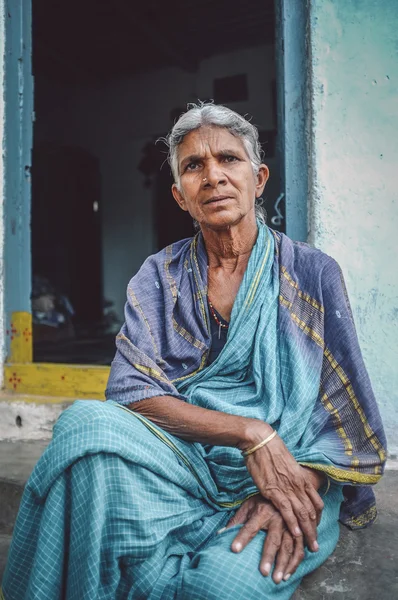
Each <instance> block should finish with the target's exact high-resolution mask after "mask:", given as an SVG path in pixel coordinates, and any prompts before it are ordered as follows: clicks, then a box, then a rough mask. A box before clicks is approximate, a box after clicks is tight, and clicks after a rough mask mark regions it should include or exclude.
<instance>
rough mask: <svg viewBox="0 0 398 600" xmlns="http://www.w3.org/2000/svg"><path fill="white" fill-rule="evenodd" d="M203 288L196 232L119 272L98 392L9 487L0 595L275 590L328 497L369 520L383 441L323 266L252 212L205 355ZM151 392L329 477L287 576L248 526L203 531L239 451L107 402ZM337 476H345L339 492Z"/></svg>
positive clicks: (230, 489)
mask: <svg viewBox="0 0 398 600" xmlns="http://www.w3.org/2000/svg"><path fill="white" fill-rule="evenodd" d="M206 292H207V256H206V252H205V249H204V245H203V240H202V238H201V236H200V235H199V236H197V237H196V238H194V240H188V241H183V242H180V243H178V244H176V245H175V246H172V247H169V248H167V249H165V250H164V251H162V252H161V253H159V254H158V255H156V256H155V257H150V258H149V259H148V261H146V263H145V264H144V266H143V268H142V269H141V271H140V273H139V274H138V275H137V276H136V277H135V278H133V280H132V281H131V282H130V285H129V288H128V303H127V305H126V323H125V325H124V327H123V329H122V331H121V333H120V335H119V336H118V341H117V345H118V352H117V355H116V357H115V361H114V363H113V365H112V371H111V377H110V381H109V384H108V389H107V397H108V399H109V401H108V402H106V403H104V404H103V403H100V402H94V401H92V402H83V401H80V402H77V403H75V404H74V405H73V406H72V407H71V408H69V409H68V410H67V411H65V412H64V413H63V414H62V416H61V418H60V419H59V422H58V423H57V425H56V427H55V430H54V438H53V441H52V442H51V444H50V446H49V447H48V449H47V450H46V452H45V454H44V455H43V457H42V458H41V460H40V461H39V463H38V465H37V466H36V468H35V470H34V472H33V474H32V476H31V478H30V480H29V482H28V484H27V487H26V490H25V493H24V496H23V500H22V504H21V509H20V512H19V515H18V519H17V524H16V529H15V533H14V538H13V542H12V546H11V550H10V557H9V561H8V565H7V569H6V573H5V576H4V583H3V593H4V597H5V599H6V600H23V599H29V600H36V599H37V600H39V599H40V600H43V598H51V599H54V600H56V599H61V598H66V599H67V600H86V599H87V600H92V599H93V598H98V599H102V598H103V599H105V598H116V599H120V600H121V599H125V598H126V599H134V600H138V599H146V598H148V599H150V600H172V599H175V600H182V599H184V600H185V599H188V598H189V599H190V600H192V599H193V598H194V599H195V600H219V599H220V598H223V599H226V600H228V599H232V598H233V599H234V600H239V599H241V600H247V599H249V598H255V599H256V600H257V598H270V599H271V598H272V599H274V598H275V599H279V600H287V599H288V598H290V597H291V595H292V594H293V592H294V590H295V589H296V587H297V586H298V584H299V582H300V579H301V577H302V576H303V575H305V574H307V573H309V572H311V571H312V570H313V569H315V568H316V567H317V566H319V565H320V564H321V563H322V562H323V561H324V560H325V559H326V558H327V556H329V555H330V553H331V552H332V551H333V549H334V547H335V545H336V543H337V539H338V532H339V529H338V523H337V520H338V517H339V513H340V505H341V504H342V502H343V512H342V513H340V515H343V518H344V519H345V522H347V523H348V524H349V525H351V526H361V525H363V524H366V523H368V522H370V521H371V520H373V519H374V517H375V507H374V500H373V496H372V494H369V493H368V492H367V491H366V490H368V489H369V488H366V487H363V484H370V483H375V482H377V480H378V479H379V478H380V476H381V473H382V469H383V465H384V461H385V438H384V433H383V429H382V426H381V422H380V417H379V413H378V410H377V406H376V403H375V401H374V397H373V394H372V390H371V387H370V383H369V379H368V377H367V374H366V371H365V369H364V366H363V362H362V359H361V356H360V352H359V348H358V343H357V339H356V335H355V329H354V325H353V321H352V316H351V313H350V308H349V304H348V300H347V297H346V293H345V287H344V283H343V280H342V278H341V273H340V270H339V268H338V266H337V265H336V263H335V262H334V261H332V259H330V258H329V257H327V256H325V255H324V254H322V253H320V252H318V251H315V250H313V249H311V248H309V247H308V246H306V245H299V244H294V243H293V242H291V241H290V240H288V238H286V237H285V236H279V235H277V234H275V233H273V232H272V231H271V230H269V229H268V228H266V227H265V226H263V225H261V224H259V233H258V238H257V242H256V244H255V246H254V248H253V251H252V254H251V257H250V261H249V264H248V267H247V270H246V273H245V275H244V279H243V282H242V285H241V287H240V289H239V293H238V295H237V298H236V301H235V304H234V307H233V312H232V316H231V324H230V329H229V333H228V340H227V343H226V345H225V347H224V348H223V350H222V352H221V354H220V355H219V356H218V358H217V359H216V360H215V361H214V363H212V364H211V365H210V366H206V364H207V356H208V352H209V342H210V328H209V315H208V310H207V302H206ZM163 395H172V396H175V397H177V398H180V399H181V400H183V401H186V402H190V403H194V404H197V405H199V406H204V407H207V408H212V409H215V410H220V411H224V412H229V413H232V414H238V415H242V416H250V417H254V418H258V419H262V420H266V421H267V422H269V423H270V424H271V425H273V427H275V428H276V429H277V430H278V433H279V435H280V436H281V437H282V439H283V440H284V442H285V443H286V445H287V446H288V448H289V449H290V451H291V452H292V453H293V455H294V456H295V457H296V459H297V460H298V461H299V462H301V463H303V464H309V465H310V466H312V467H313V468H316V469H320V470H323V471H324V472H326V473H327V474H328V476H329V478H330V480H331V488H330V490H329V492H328V494H327V495H326V497H325V499H324V501H325V509H324V512H323V516H322V521H321V524H320V526H319V537H318V540H319V544H320V551H319V552H318V553H315V554H313V553H309V552H306V558H305V560H304V561H303V563H302V564H301V565H300V567H299V569H298V571H297V572H296V574H294V575H293V576H292V577H291V579H290V580H289V581H288V582H283V583H281V584H280V585H279V586H277V585H276V584H274V583H273V581H272V579H271V578H264V577H263V576H262V575H261V574H260V572H259V570H258V565H259V561H260V557H261V550H262V544H263V541H264V536H265V535H266V534H265V533H264V532H260V533H259V534H258V535H257V536H256V538H255V539H254V540H253V541H252V542H251V543H250V545H249V546H248V548H247V549H245V551H244V552H242V554H240V555H236V554H234V553H232V552H231V550H230V544H231V542H232V539H233V536H234V535H235V533H236V529H235V530H234V531H227V532H224V533H222V534H220V535H217V531H218V530H219V529H220V528H222V527H223V526H224V525H225V524H226V523H227V522H228V520H229V518H230V516H231V515H232V514H233V511H234V510H235V509H236V508H237V507H238V506H239V505H240V504H241V503H242V502H243V501H244V500H245V498H247V497H249V496H250V495H252V494H254V493H256V488H255V486H254V484H253V481H252V480H251V478H250V477H249V475H248V472H247V470H246V468H245V465H244V462H243V459H242V457H241V455H240V452H238V451H237V450H236V449H233V448H225V447H220V446H205V445H201V444H198V443H193V444H190V443H187V442H183V441H182V440H179V439H178V438H175V437H173V436H171V435H169V434H166V433H165V432H164V431H162V430H161V429H160V428H158V427H155V426H154V425H153V424H151V423H150V422H149V421H147V420H146V419H144V418H142V417H140V416H139V415H138V414H137V413H133V412H131V411H130V410H128V409H127V408H125V406H123V405H126V404H130V403H132V402H135V401H139V400H141V399H143V398H148V397H153V396H160V397H161V396H163ZM347 482H348V483H349V484H350V485H351V486H356V485H357V484H361V485H360V486H357V487H356V488H355V490H357V491H358V492H359V493H355V494H350V495H349V500H348V501H347V502H346V501H345V500H344V496H343V491H344V489H345V488H343V484H345V483H347ZM351 489H353V488H351ZM361 494H362V495H361Z"/></svg>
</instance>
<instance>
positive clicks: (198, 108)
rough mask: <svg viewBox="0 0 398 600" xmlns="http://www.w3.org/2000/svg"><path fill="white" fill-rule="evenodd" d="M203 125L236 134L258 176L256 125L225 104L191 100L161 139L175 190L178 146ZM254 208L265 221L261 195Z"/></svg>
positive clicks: (259, 159)
mask: <svg viewBox="0 0 398 600" xmlns="http://www.w3.org/2000/svg"><path fill="white" fill-rule="evenodd" d="M206 126H207V127H223V128H225V129H227V130H228V131H229V132H230V133H231V134H232V135H234V136H235V137H239V138H240V139H241V140H242V142H243V145H244V147H245V150H246V152H247V155H248V157H249V159H250V162H251V164H252V167H253V172H254V174H255V175H257V173H258V171H259V168H260V165H261V163H262V158H263V151H262V149H261V144H260V141H259V137H258V130H257V128H256V127H255V126H254V125H252V124H251V123H250V122H249V121H248V120H247V119H245V118H244V117H242V115H239V114H238V113H237V112H235V111H233V110H231V109H230V108H227V107H226V106H221V105H219V104H214V103H213V102H201V101H199V102H198V104H194V103H190V104H188V105H187V112H185V113H183V114H182V115H181V116H180V118H179V119H178V120H177V122H176V123H175V124H174V127H173V128H172V130H171V131H170V133H169V134H168V136H167V137H166V138H165V139H164V140H163V141H164V142H165V143H166V145H167V146H168V149H169V151H168V156H167V160H168V162H169V164H170V168H171V172H172V174H173V177H174V182H175V184H176V186H177V188H178V189H180V173H179V169H178V147H179V145H180V144H181V143H182V142H183V140H184V138H185V136H186V135H188V133H190V132H191V131H194V130H195V129H199V128H200V127H206ZM255 209H256V216H257V217H258V218H259V219H260V220H261V221H262V222H263V223H265V221H266V214H265V210H264V209H263V207H262V199H261V198H258V199H256V207H255Z"/></svg>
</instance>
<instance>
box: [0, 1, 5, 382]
mask: <svg viewBox="0 0 398 600" xmlns="http://www.w3.org/2000/svg"><path fill="white" fill-rule="evenodd" d="M4 18H5V15H4V4H3V2H2V1H1V0H0V146H1V151H0V364H1V365H3V363H4V356H5V343H4V340H5V335H4V334H5V325H4V275H3V274H4V263H3V250H4V210H3V209H4V136H5V131H4V129H5V127H4V125H5V123H4V55H5V24H4ZM2 386H3V369H2V368H1V369H0V388H1V387H2Z"/></svg>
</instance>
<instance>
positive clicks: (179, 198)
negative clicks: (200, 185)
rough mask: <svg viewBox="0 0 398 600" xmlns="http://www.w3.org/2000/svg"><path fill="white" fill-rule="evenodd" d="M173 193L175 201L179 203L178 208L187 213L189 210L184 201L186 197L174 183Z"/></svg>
mask: <svg viewBox="0 0 398 600" xmlns="http://www.w3.org/2000/svg"><path fill="white" fill-rule="evenodd" d="M171 193H172V194H173V197H174V200H175V201H176V202H177V204H178V206H179V207H180V208H182V210H185V211H187V210H188V209H187V205H186V203H185V200H184V196H183V195H182V194H181V192H180V190H179V189H178V187H177V184H175V183H173V185H172V186H171Z"/></svg>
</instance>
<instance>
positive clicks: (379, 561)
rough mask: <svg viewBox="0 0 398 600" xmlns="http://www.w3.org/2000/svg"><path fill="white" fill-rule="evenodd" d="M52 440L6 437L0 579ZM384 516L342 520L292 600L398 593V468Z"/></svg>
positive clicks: (385, 597)
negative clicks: (362, 523)
mask: <svg viewBox="0 0 398 600" xmlns="http://www.w3.org/2000/svg"><path fill="white" fill-rule="evenodd" d="M47 443H48V442H43V441H39V442H37V441H36V442H0V580H1V576H2V573H3V570H4V567H5V562H6V555H7V551H8V547H9V544H10V541H11V535H10V534H11V532H12V529H13V526H14V522H15V517H16V515H17V512H18V506H19V503H20V499H21V496H22V492H23V488H24V485H25V483H26V481H27V479H28V477H29V474H30V472H31V471H32V469H33V467H34V465H35V463H36V462H37V460H38V458H39V457H40V455H41V454H42V452H43V451H44V449H45V447H46V445H47ZM375 491H376V497H377V502H378V509H379V516H378V518H377V521H376V523H374V525H373V526H372V527H370V528H369V529H363V530H360V531H349V530H348V529H346V528H345V527H343V526H341V535H340V540H339V543H338V546H337V548H336V551H335V552H334V554H333V555H332V556H331V557H330V558H329V559H328V560H327V561H326V562H325V563H324V565H322V567H320V568H319V569H318V570H317V571H315V573H313V574H312V575H310V576H308V577H307V578H305V580H304V581H303V583H302V585H301V586H300V589H299V590H298V591H297V592H296V594H295V595H294V597H293V599H292V600H394V599H396V598H397V599H398V500H397V499H398V470H387V472H386V475H385V476H384V477H383V479H382V480H381V482H380V483H379V484H378V485H377V486H376V488H375Z"/></svg>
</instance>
